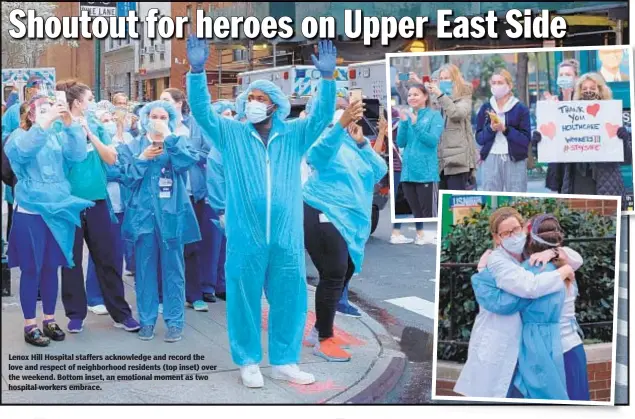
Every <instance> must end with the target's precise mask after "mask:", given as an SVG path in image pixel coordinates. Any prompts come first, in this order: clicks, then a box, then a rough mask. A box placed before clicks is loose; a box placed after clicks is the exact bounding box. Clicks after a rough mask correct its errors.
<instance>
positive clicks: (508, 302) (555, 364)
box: [472, 262, 569, 400]
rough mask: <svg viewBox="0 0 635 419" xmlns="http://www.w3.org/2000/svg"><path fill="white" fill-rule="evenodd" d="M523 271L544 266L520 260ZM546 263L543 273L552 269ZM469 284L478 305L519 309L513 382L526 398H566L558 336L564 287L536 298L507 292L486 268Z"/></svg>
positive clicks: (498, 309)
mask: <svg viewBox="0 0 635 419" xmlns="http://www.w3.org/2000/svg"><path fill="white" fill-rule="evenodd" d="M522 266H523V268H525V269H526V270H528V271H530V272H533V273H536V274H537V273H539V272H541V271H543V267H541V266H538V267H534V266H530V265H529V262H524V263H523V265H522ZM555 270H556V267H555V266H554V265H553V264H551V263H549V264H547V265H546V266H545V267H544V272H552V271H555ZM472 286H473V289H474V294H475V295H476V300H477V301H478V303H479V305H480V306H482V307H483V308H485V309H486V310H488V311H491V312H493V313H496V314H501V315H510V314H513V313H516V312H520V317H521V320H522V335H521V344H520V351H519V354H518V369H517V371H516V373H515V375H514V378H513V384H514V385H515V386H516V388H517V389H518V390H519V391H520V392H521V393H522V394H523V396H524V397H525V398H529V399H545V400H569V396H568V395H567V384H566V378H565V370H564V358H563V354H562V342H561V338H560V314H561V312H562V307H563V305H564V297H565V290H564V289H561V290H560V291H558V292H554V293H551V294H548V295H545V296H544V297H540V298H537V299H535V300H530V299H524V298H520V297H516V296H515V295H512V294H509V293H507V292H505V291H503V290H501V289H500V288H497V287H496V281H495V279H494V277H493V276H492V275H491V274H490V272H489V271H488V270H484V271H483V272H480V273H478V274H476V275H474V276H473V277H472Z"/></svg>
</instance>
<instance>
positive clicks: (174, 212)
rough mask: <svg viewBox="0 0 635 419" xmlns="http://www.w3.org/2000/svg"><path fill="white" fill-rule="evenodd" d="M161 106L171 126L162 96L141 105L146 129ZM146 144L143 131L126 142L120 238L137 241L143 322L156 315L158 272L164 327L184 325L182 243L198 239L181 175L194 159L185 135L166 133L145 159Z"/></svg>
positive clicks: (171, 112)
mask: <svg viewBox="0 0 635 419" xmlns="http://www.w3.org/2000/svg"><path fill="white" fill-rule="evenodd" d="M157 106H159V107H163V108H164V109H166V110H167V111H168V114H169V115H170V124H169V125H170V129H171V130H172V131H174V129H175V123H176V110H175V109H174V106H172V105H171V104H169V103H167V102H164V101H155V102H151V103H149V104H147V105H146V106H145V107H144V109H143V110H142V111H141V123H142V126H143V128H144V130H146V131H147V124H148V115H149V114H150V111H151V110H152V109H153V108H155V107H157ZM149 145H150V140H149V139H148V138H147V137H142V138H139V140H138V141H134V142H132V143H130V144H128V148H129V149H130V151H131V152H132V153H133V157H132V158H131V160H130V162H129V163H127V164H125V165H124V179H125V183H126V186H128V187H129V188H130V190H131V198H130V201H129V202H128V208H127V210H126V212H125V216H124V222H123V238H124V240H126V241H129V242H132V243H134V245H135V257H136V264H137V266H138V267H139V269H137V270H136V282H135V287H136V291H137V305H138V308H139V320H140V322H141V325H143V326H154V324H155V323H156V320H157V316H158V308H159V293H158V286H157V285H158V284H157V277H158V275H159V272H160V275H161V277H162V279H163V281H162V286H163V303H164V304H163V319H164V320H165V323H166V324H167V326H168V327H177V328H179V329H182V328H183V322H184V305H185V291H184V290H185V265H184V260H183V250H184V246H185V245H186V244H188V243H192V242H196V241H199V240H200V239H201V234H200V231H199V228H198V223H197V222H196V216H195V214H194V209H193V208H192V204H191V202H190V198H189V196H188V194H187V191H186V186H185V181H186V178H185V176H186V175H187V171H188V169H190V168H191V167H192V165H194V164H196V161H197V157H196V155H195V153H194V152H192V150H191V148H190V146H189V143H188V139H187V138H186V137H177V136H175V135H170V136H168V137H167V138H166V139H165V144H164V152H163V154H161V155H160V156H158V157H156V158H154V159H153V160H146V159H145V158H144V157H143V156H142V153H143V150H145V149H146V148H147V147H148V146H149Z"/></svg>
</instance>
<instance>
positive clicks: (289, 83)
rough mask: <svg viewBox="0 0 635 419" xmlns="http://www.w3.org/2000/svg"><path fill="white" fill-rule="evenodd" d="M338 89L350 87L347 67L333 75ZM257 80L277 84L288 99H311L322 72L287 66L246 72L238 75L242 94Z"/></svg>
mask: <svg viewBox="0 0 635 419" xmlns="http://www.w3.org/2000/svg"><path fill="white" fill-rule="evenodd" d="M333 76H334V78H335V82H336V84H337V88H338V89H340V88H347V87H348V72H347V69H346V67H337V68H336V69H335V74H334V75H333ZM256 80H269V81H271V82H273V83H274V84H276V85H277V86H278V87H280V89H281V90H282V91H283V92H284V94H285V95H286V96H287V97H288V98H301V97H306V98H308V97H310V96H312V95H313V93H315V90H316V89H317V85H318V82H319V80H320V71H319V70H318V69H317V68H315V66H312V65H287V66H282V67H274V68H267V69H264V70H254V71H246V72H243V73H239V74H238V85H239V90H240V92H243V91H244V90H245V89H246V88H247V86H249V84H250V83H251V82H253V81H256Z"/></svg>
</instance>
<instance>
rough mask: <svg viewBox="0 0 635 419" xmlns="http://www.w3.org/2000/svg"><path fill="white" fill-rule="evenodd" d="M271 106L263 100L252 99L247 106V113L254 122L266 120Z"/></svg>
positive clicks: (250, 120) (249, 119)
mask: <svg viewBox="0 0 635 419" xmlns="http://www.w3.org/2000/svg"><path fill="white" fill-rule="evenodd" d="M269 109H270V108H269V107H268V106H267V105H265V104H264V103H262V102H256V101H255V100H252V101H251V102H247V105H246V106H245V115H246V116H247V120H248V121H249V122H251V123H252V124H257V123H259V122H262V121H264V120H265V119H267V117H268V116H269Z"/></svg>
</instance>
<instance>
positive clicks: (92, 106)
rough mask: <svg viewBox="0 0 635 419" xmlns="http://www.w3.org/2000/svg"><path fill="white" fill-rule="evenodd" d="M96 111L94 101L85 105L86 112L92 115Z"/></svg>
mask: <svg viewBox="0 0 635 419" xmlns="http://www.w3.org/2000/svg"><path fill="white" fill-rule="evenodd" d="M96 110H97V104H96V103H95V102H94V101H92V100H91V101H90V102H88V104H87V105H86V111H87V112H92V113H94V112H95V111H96Z"/></svg>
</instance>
